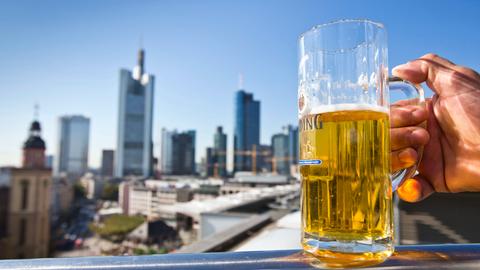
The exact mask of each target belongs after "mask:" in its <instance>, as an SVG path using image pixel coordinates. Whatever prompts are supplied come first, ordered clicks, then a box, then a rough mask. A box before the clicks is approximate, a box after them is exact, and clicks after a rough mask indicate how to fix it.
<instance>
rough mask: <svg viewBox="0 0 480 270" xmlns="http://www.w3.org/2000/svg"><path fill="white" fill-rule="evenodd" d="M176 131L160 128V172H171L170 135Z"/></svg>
mask: <svg viewBox="0 0 480 270" xmlns="http://www.w3.org/2000/svg"><path fill="white" fill-rule="evenodd" d="M176 133H177V132H176V131H175V130H174V131H168V130H167V129H165V128H162V144H161V149H160V150H161V153H160V172H161V173H162V174H172V136H173V135H174V134H176Z"/></svg>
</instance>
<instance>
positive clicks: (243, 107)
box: [233, 90, 260, 172]
mask: <svg viewBox="0 0 480 270" xmlns="http://www.w3.org/2000/svg"><path fill="white" fill-rule="evenodd" d="M233 133H234V137H233V149H234V158H233V162H234V171H235V172H237V171H251V170H252V169H253V164H252V161H253V159H252V154H251V151H252V150H253V148H254V146H255V148H256V147H257V146H259V145H260V101H257V100H254V99H253V94H251V93H247V92H245V91H243V90H239V91H237V93H236V94H235V128H234V132H233ZM255 150H256V149H255Z"/></svg>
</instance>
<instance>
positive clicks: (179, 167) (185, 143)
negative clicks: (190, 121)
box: [172, 130, 196, 175]
mask: <svg viewBox="0 0 480 270" xmlns="http://www.w3.org/2000/svg"><path fill="white" fill-rule="evenodd" d="M195 173H196V171H195V131H194V130H189V131H186V132H182V133H175V134H173V135H172V174H176V175H188V174H195Z"/></svg>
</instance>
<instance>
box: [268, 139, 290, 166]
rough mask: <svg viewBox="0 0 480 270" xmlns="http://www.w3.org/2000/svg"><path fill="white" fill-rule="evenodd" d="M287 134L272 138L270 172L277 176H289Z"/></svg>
mask: <svg viewBox="0 0 480 270" xmlns="http://www.w3.org/2000/svg"><path fill="white" fill-rule="evenodd" d="M288 139H289V136H288V134H283V133H279V134H275V135H273V136H272V171H273V172H275V173H278V174H283V175H288V174H290V160H289V140H288Z"/></svg>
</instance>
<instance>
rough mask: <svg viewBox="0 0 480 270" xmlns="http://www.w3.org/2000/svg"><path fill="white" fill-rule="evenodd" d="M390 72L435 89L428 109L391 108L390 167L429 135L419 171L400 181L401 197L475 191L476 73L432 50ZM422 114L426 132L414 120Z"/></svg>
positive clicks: (479, 142)
mask: <svg viewBox="0 0 480 270" xmlns="http://www.w3.org/2000/svg"><path fill="white" fill-rule="evenodd" d="M392 73H393V75H395V76H398V77H401V78H403V79H405V80H408V81H410V82H412V83H422V82H426V83H427V85H428V86H429V87H430V89H432V90H433V91H434V93H435V95H434V96H433V98H432V99H431V100H430V101H428V102H427V109H426V111H427V114H425V112H424V111H423V110H422V109H418V108H417V109H414V108H408V107H407V108H403V109H398V110H395V109H392V112H391V113H392V130H391V134H392V150H393V152H392V169H393V170H397V169H399V168H405V167H409V166H411V165H412V164H414V163H415V161H416V159H417V153H416V151H415V149H416V147H418V146H420V145H422V144H423V143H426V142H427V141H428V143H426V145H425V147H424V154H423V159H422V160H421V162H420V164H419V166H418V172H419V174H418V175H417V176H415V177H414V178H412V179H407V180H406V181H405V182H404V183H403V184H402V186H401V187H399V189H398V194H399V196H400V198H402V199H403V200H405V201H409V202H415V201H420V200H422V199H424V198H426V197H428V196H429V195H430V194H432V193H433V192H462V191H480V75H479V74H478V73H477V72H475V71H474V70H472V69H469V68H466V67H461V66H457V65H455V64H453V63H451V62H450V61H448V60H446V59H444V58H441V57H439V56H436V55H433V54H427V55H425V56H422V57H420V58H419V59H417V60H414V61H412V62H409V63H407V64H404V65H400V66H398V67H396V68H395V69H394V70H393V71H392ZM422 111H423V112H422ZM427 115H428V119H427V131H428V134H425V132H424V130H422V128H420V127H415V125H418V124H419V123H421V122H422V121H423V120H424V119H425V118H426V116H427ZM428 135H429V136H428ZM428 137H430V138H428ZM402 153H403V155H402ZM402 160H403V162H402Z"/></svg>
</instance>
